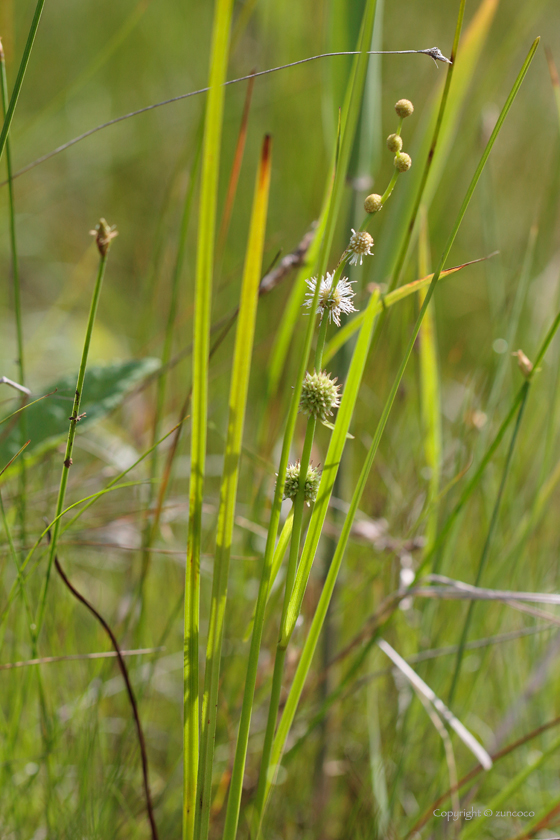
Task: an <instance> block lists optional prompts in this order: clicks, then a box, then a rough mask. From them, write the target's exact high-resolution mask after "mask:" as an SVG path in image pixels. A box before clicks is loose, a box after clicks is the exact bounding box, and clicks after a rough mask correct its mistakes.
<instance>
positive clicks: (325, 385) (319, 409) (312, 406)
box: [299, 372, 340, 421]
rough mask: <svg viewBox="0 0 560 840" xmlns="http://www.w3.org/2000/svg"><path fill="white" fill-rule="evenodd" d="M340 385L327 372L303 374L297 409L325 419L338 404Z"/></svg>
mask: <svg viewBox="0 0 560 840" xmlns="http://www.w3.org/2000/svg"><path fill="white" fill-rule="evenodd" d="M339 389H340V385H337V384H336V379H331V378H330V376H329V375H328V373H324V372H323V373H309V372H307V373H306V374H305V379H304V380H303V385H302V388H301V397H300V401H299V410H300V411H302V412H303V413H304V414H307V415H309V416H310V417H314V418H315V419H316V420H320V421H322V420H326V419H327V417H329V416H330V415H331V414H332V413H333V409H334V408H338V406H339V404H340V398H339V394H338V392H339Z"/></svg>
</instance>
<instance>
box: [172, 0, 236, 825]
mask: <svg viewBox="0 0 560 840" xmlns="http://www.w3.org/2000/svg"><path fill="white" fill-rule="evenodd" d="M232 10H233V0H216V5H215V9H214V23H213V28H212V47H211V52H210V78H209V92H208V100H207V103H206V115H205V119H204V140H203V145H202V181H201V191H200V209H199V228H198V240H197V254H196V284H195V319H194V350H193V369H192V370H193V374H192V425H191V480H190V489H189V526H188V534H187V561H186V570H185V620H184V649H183V656H184V660H183V662H184V664H183V686H184V689H183V698H184V699H183V706H184V712H183V838H184V840H192V838H193V837H194V833H195V816H196V804H197V776H198V757H199V727H200V719H199V717H200V716H199V664H198V647H199V620H200V619H199V610H200V552H201V541H202V501H203V494H204V474H205V458H206V423H207V416H206V415H207V407H208V354H209V349H210V316H211V308H212V280H213V274H214V241H215V236H216V212H217V202H218V178H219V174H220V173H219V169H220V149H221V137H222V121H223V112H224V96H225V88H224V87H223V85H224V82H225V79H226V70H227V62H228V55H229V36H230V27H231V16H232Z"/></svg>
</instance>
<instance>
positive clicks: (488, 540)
mask: <svg viewBox="0 0 560 840" xmlns="http://www.w3.org/2000/svg"><path fill="white" fill-rule="evenodd" d="M528 395H529V388H526V389H525V394H524V396H523V399H522V401H521V405H520V406H519V410H518V412H517V418H516V422H515V426H514V428H513V434H512V436H511V441H510V445H509V447H508V453H507V457H506V461H505V464H504V468H503V470H502V477H501V480H500V486H499V488H498V492H497V494H496V501H495V502H494V506H493V509H492V516H491V518H490V524H489V526H488V533H487V535H486V539H485V541H484V546H483V549H482V553H481V555H480V560H479V562H478V568H477V571H476V577H475V580H474V585H475V586H478V585H479V583H480V580H481V578H482V573H483V572H484V569H485V567H486V563H487V561H488V554H489V551H490V546H491V544H492V538H493V536H494V531H495V529H496V524H497V521H498V514H499V512H500V506H501V502H502V498H503V494H504V490H505V486H506V481H507V477H508V474H509V471H510V466H511V461H512V458H513V452H514V450H515V444H516V442H517V436H518V434H519V429H520V427H521V420H522V419H523V412H524V409H525V406H526V404H527V397H528ZM474 604H475V602H474V601H471V602H470V604H469V607H468V610H467V615H466V618H465V621H464V624H463V629H462V632H461V638H460V641H459V649H458V651H457V658H456V661H455V669H454V671H453V678H452V680H451V688H450V689H449V698H448V704H449V705H451V704H452V702H453V699H454V697H455V690H456V688H457V682H458V680H459V674H460V672H461V664H462V661H463V653H464V651H465V644H466V642H467V636H468V633H469V627H470V624H471V620H472V615H473V610H474Z"/></svg>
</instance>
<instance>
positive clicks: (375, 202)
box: [364, 193, 383, 213]
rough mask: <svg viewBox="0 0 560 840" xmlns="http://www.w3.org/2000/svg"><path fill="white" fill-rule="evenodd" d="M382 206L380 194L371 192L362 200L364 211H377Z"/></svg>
mask: <svg viewBox="0 0 560 840" xmlns="http://www.w3.org/2000/svg"><path fill="white" fill-rule="evenodd" d="M382 207H383V200H382V198H381V196H380V195H377V193H372V194H371V195H368V197H367V198H366V200H365V201H364V210H365V211H366V213H377V212H379V210H381V208H382Z"/></svg>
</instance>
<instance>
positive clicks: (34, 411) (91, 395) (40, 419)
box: [0, 358, 159, 461]
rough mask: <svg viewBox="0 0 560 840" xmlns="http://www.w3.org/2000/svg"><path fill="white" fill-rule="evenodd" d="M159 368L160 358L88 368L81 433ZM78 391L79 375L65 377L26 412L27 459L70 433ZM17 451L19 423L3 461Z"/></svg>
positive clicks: (0, 450)
mask: <svg viewBox="0 0 560 840" xmlns="http://www.w3.org/2000/svg"><path fill="white" fill-rule="evenodd" d="M158 367H159V361H158V359H151V358H146V359H132V360H130V361H128V362H114V363H113V364H110V365H93V366H92V367H90V368H88V370H87V371H86V375H85V382H84V389H83V397H82V404H81V409H82V410H83V412H84V413H85V416H84V417H82V419H81V420H80V422H79V426H78V432H79V433H80V432H82V431H83V430H84V429H85V428H87V427H88V426H90V425H92V424H93V423H96V422H98V421H99V420H101V419H102V418H103V417H106V416H107V414H109V412H111V411H114V410H115V409H116V408H117V407H118V406H119V405H121V403H122V402H123V400H124V399H125V397H126V395H127V394H128V393H129V392H130V391H131V390H132V389H133V388H134V387H135V386H137V385H139V384H140V383H141V382H142V381H143V380H144V379H145V378H146V377H147V376H149V375H150V374H152V373H154V372H155V371H156V370H157V369H158ZM75 390H76V375H71V376H64V377H63V378H62V379H59V380H57V381H56V382H52V383H50V384H49V385H47V387H46V388H45V389H44V392H45V394H46V395H47V396H46V397H45V399H42V400H40V401H38V402H35V403H34V405H30V406H29V408H26V409H24V410H25V417H26V423H27V427H26V431H27V434H28V436H29V440H30V444H29V447H28V449H27V452H26V456H27V457H28V458H30V459H33V460H35V459H36V458H38V457H39V456H41V455H43V454H44V453H45V452H48V451H49V450H51V449H53V448H54V447H56V446H58V444H59V443H60V442H61V441H62V440H64V438H65V437H66V435H67V433H68V418H69V415H70V412H71V410H72V403H73V401H74V392H75ZM8 422H11V421H8ZM18 449H19V430H18V427H17V424H12V428H11V429H9V432H8V434H7V435H6V436H5V437H4V439H3V440H2V443H1V444H0V461H8V460H9V458H11V457H12V456H13V455H14V454H15V453H16V452H17V451H18Z"/></svg>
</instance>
